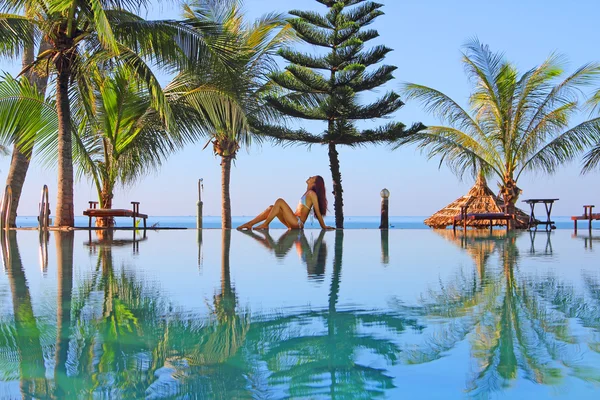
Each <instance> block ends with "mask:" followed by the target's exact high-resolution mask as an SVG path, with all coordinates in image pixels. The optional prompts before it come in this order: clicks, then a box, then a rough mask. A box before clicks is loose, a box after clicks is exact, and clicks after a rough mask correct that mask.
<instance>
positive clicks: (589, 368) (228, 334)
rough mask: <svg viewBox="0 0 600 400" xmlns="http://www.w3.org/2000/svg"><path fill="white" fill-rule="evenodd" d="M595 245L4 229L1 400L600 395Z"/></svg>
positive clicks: (397, 236) (483, 238)
mask: <svg viewBox="0 0 600 400" xmlns="http://www.w3.org/2000/svg"><path fill="white" fill-rule="evenodd" d="M596 235H597V233H596V232H593V234H592V236H588V232H587V231H586V232H585V234H582V233H581V232H580V235H579V236H576V237H573V236H572V234H571V232H569V231H567V230H558V231H555V232H552V233H550V234H546V233H545V232H538V233H537V234H536V235H533V234H530V233H529V232H516V233H510V234H508V235H507V233H506V232H505V231H501V230H498V231H496V230H495V231H493V232H492V235H490V234H489V232H488V231H485V232H476V231H469V232H468V234H467V236H466V237H464V236H463V235H462V232H461V233H458V234H457V236H454V235H452V233H451V231H441V232H440V231H434V230H424V229H423V230H391V231H389V232H385V231H383V232H380V231H378V230H346V231H331V232H321V231H318V230H306V231H305V232H303V233H299V232H294V231H291V232H285V231H282V230H272V231H271V232H270V233H258V232H245V233H243V232H237V231H233V232H230V231H221V230H217V229H209V230H204V231H195V230H184V231H149V232H148V233H147V235H146V236H145V237H144V236H143V235H142V234H141V233H140V232H138V233H136V232H133V231H118V232H115V233H110V232H98V233H96V232H92V233H91V234H88V232H86V231H76V232H74V233H73V232H71V233H58V232H51V233H50V234H49V235H48V237H44V236H41V237H40V236H39V234H38V232H37V231H11V232H9V233H8V235H5V236H3V237H2V247H3V262H4V273H3V274H2V275H1V276H0V381H1V382H0V398H20V397H36V398H45V397H55V398H89V397H103V398H144V397H145V398H153V399H158V398H223V399H232V398H273V399H279V398H290V397H291V398H303V399H309V398H310V399H312V398H332V397H336V398H353V399H354V398H374V397H384V398H400V397H407V396H408V397H414V398H444V399H454V398H456V399H459V398H467V397H474V398H499V397H505V396H510V398H551V397H552V398H578V399H583V398H590V399H591V398H597V397H598V393H599V390H600V263H598V249H600V236H596Z"/></svg>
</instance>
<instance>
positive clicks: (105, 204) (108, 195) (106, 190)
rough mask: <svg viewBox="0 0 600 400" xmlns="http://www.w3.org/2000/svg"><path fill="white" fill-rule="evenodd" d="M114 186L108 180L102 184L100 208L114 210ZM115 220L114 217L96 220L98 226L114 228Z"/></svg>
mask: <svg viewBox="0 0 600 400" xmlns="http://www.w3.org/2000/svg"><path fill="white" fill-rule="evenodd" d="M112 199H113V185H112V183H111V182H110V181H109V180H108V179H104V181H103V182H102V192H101V196H100V208H112ZM114 221H115V219H114V218H113V217H99V218H96V224H97V225H98V226H102V227H110V226H114Z"/></svg>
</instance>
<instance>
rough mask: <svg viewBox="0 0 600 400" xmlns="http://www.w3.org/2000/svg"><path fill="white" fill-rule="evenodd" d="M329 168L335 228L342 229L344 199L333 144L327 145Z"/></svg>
mask: <svg viewBox="0 0 600 400" xmlns="http://www.w3.org/2000/svg"><path fill="white" fill-rule="evenodd" d="M329 168H330V169H331V178H332V179H333V192H332V193H333V197H334V208H335V227H336V228H338V229H343V228H344V199H343V196H342V193H343V190H342V174H341V173H340V160H339V159H338V152H337V150H336V148H335V143H333V142H330V143H329Z"/></svg>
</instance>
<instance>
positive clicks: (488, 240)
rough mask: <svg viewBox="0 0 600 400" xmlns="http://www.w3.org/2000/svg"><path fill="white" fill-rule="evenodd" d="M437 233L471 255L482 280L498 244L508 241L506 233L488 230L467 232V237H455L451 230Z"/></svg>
mask: <svg viewBox="0 0 600 400" xmlns="http://www.w3.org/2000/svg"><path fill="white" fill-rule="evenodd" d="M436 233H438V234H439V235H441V236H443V237H444V238H445V239H447V240H449V241H451V242H453V243H455V244H456V245H457V246H460V247H461V248H463V249H465V250H466V251H467V253H469V255H470V256H471V258H472V259H473V261H474V262H475V265H476V266H477V271H478V272H479V276H480V278H481V279H483V278H484V275H485V265H486V264H487V260H488V258H489V256H490V255H491V254H492V253H493V252H494V250H495V249H496V242H497V241H499V240H504V239H506V232H505V231H502V230H499V231H492V232H490V231H488V230H481V231H476V230H473V231H470V232H467V233H466V234H465V235H455V234H454V232H453V231H451V230H436Z"/></svg>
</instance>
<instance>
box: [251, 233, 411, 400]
mask: <svg viewBox="0 0 600 400" xmlns="http://www.w3.org/2000/svg"><path fill="white" fill-rule="evenodd" d="M343 237H344V233H343V232H342V231H337V232H336V237H335V254H334V260H333V272H332V278H331V286H330V293H329V306H328V308H327V309H325V310H317V311H307V312H302V313H298V314H292V315H279V316H276V317H275V318H270V317H269V316H267V317H265V318H264V320H262V321H257V322H255V323H253V324H252V327H251V330H250V332H249V333H248V340H247V343H248V346H249V347H250V349H251V350H250V351H253V352H256V353H257V354H258V357H259V359H260V360H264V361H266V363H267V367H268V369H269V370H270V375H269V378H268V382H269V385H277V386H283V387H284V388H285V389H286V390H287V391H288V395H289V396H291V397H300V398H313V397H319V396H328V397H332V398H333V397H335V398H353V399H354V398H373V397H378V396H383V395H385V391H386V390H388V389H390V388H393V387H394V383H393V378H392V377H391V376H389V375H388V374H387V373H386V370H385V369H384V368H376V367H373V366H371V365H372V363H369V365H364V364H361V363H360V362H359V361H357V358H358V357H359V353H363V352H369V353H371V354H374V355H377V356H379V359H380V361H382V362H383V363H384V364H395V363H396V361H397V355H398V353H399V348H398V346H397V345H396V344H395V343H394V342H392V341H391V340H387V339H384V338H381V337H379V335H375V334H374V333H367V332H368V331H369V329H370V328H372V327H374V326H376V327H378V328H381V329H386V330H388V331H395V333H398V334H400V333H401V332H402V331H404V329H405V328H406V327H407V326H415V324H416V321H415V320H412V319H406V318H404V317H403V316H401V315H390V314H388V313H385V314H384V313H372V312H368V311H364V312H361V311H354V310H353V311H345V310H338V297H339V290H340V285H341V280H342V279H341V278H342V254H343ZM316 326H321V327H322V328H321V331H320V332H315V327H316Z"/></svg>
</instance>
